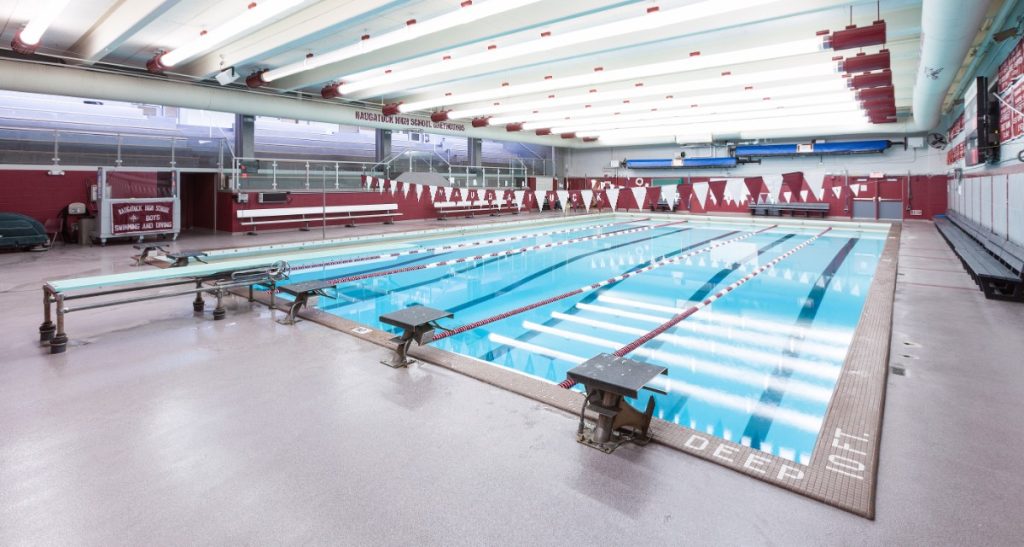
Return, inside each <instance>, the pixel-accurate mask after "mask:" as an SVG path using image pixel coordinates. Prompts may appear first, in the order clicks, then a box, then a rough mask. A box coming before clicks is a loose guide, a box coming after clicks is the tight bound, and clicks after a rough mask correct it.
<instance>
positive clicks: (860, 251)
mask: <svg viewBox="0 0 1024 547" xmlns="http://www.w3.org/2000/svg"><path fill="white" fill-rule="evenodd" d="M609 222H619V224H616V225H613V226H604V227H594V228H591V227H590V226H596V225H599V224H600V225H604V224H608V223H609ZM666 222H679V221H678V220H673V221H654V220H643V219H639V220H635V221H629V219H628V218H621V217H620V218H618V219H614V220H609V219H607V218H605V219H602V220H588V221H580V220H570V221H567V222H566V223H565V224H563V225H559V226H545V227H530V228H525V229H524V228H521V227H520V228H516V229H508V230H505V231H503V232H497V233H495V232H493V231H492V232H488V233H487V234H475V235H472V234H470V235H463V236H459V237H448V238H436V237H435V238H432V239H430V240H429V241H422V242H415V243H407V244H404V246H402V245H399V246H397V247H396V246H395V245H389V247H388V252H394V251H401V250H403V249H413V248H416V247H424V248H426V247H436V246H439V245H445V244H453V243H460V242H466V241H481V240H489V239H492V238H495V237H502V236H504V235H518V236H521V235H528V234H531V233H532V234H536V233H537V232H548V231H554V230H564V229H568V228H578V229H579V230H577V231H574V232H572V233H560V234H559V233H556V234H550V235H545V236H540V237H537V236H530V237H526V238H525V239H519V240H517V241H513V242H505V243H498V244H492V245H487V246H475V247H468V248H463V249H455V250H447V251H440V252H431V253H424V254H413V255H406V256H401V257H397V258H391V259H386V260H376V261H365V262H360V263H357V264H346V265H340V266H337V265H336V266H330V267H317V268H313V269H306V270H300V272H301V273H298V274H295V275H292V277H291V280H290V282H300V281H307V280H311V279H334V278H338V277H344V276H348V275H356V274H363V273H372V272H375V271H386V270H392V269H395V268H406V267H411V266H416V265H423V264H429V263H434V262H437V261H440V260H450V259H455V258H460V257H471V256H477V255H481V254H487V253H493V252H496V251H500V250H505V249H516V248H520V247H525V246H532V245H536V244H540V243H556V242H562V241H567V240H575V239H579V238H584V237H587V236H591V235H596V234H608V233H613V232H614V233H615V234H613V235H611V236H609V237H606V238H600V239H592V240H587V241H578V242H574V243H571V244H566V245H561V246H554V247H549V248H543V249H539V250H533V251H530V252H525V253H520V254H514V255H511V256H504V257H492V258H482V259H476V260H470V261H467V262H462V263H456V264H450V265H446V266H439V267H432V268H428V269H421V270H415V271H408V272H404V273H396V274H391V275H387V276H381V277H373V278H369V279H363V280H359V281H354V282H351V283H346V284H344V285H342V286H340V287H339V290H338V295H337V298H321V299H320V301H319V303H318V307H319V308H320V309H322V310H325V311H328V312H330V313H332V314H335V315H339V316H342V317H345V318H348V319H352V320H354V321H358V322H360V323H364V324H367V325H370V326H373V327H376V328H379V329H385V330H390V327H387V326H385V325H382V324H380V323H379V322H378V320H377V318H378V317H379V316H380V315H381V314H384V313H387V312H390V311H394V310H396V309H400V308H403V307H408V306H412V305H417V304H422V305H427V306H431V307H434V308H440V309H446V310H450V311H452V312H454V313H455V318H454V319H453V320H448V321H447V322H446V323H445V326H448V327H455V326H458V325H463V324H467V323H471V322H474V321H477V320H480V319H484V318H487V317H491V316H494V315H496V314H499V313H502V312H505V311H507V310H510V309H513V308H517V307H520V306H524V305H527V304H530V303H534V302H537V301H539V300H543V299H546V298H549V297H551V296H554V295H557V294H561V293H564V292H566V291H570V290H572V289H576V288H579V287H581V286H585V285H589V284H591V283H595V282H598V281H602V280H605V279H607V278H611V277H614V276H617V275H619V274H622V273H625V272H628V271H631V270H635V269H637V268H642V267H644V266H646V265H648V264H650V263H652V262H657V261H658V260H660V259H663V258H666V257H667V258H671V257H677V256H681V255H684V254H685V253H689V252H692V251H696V250H699V249H702V248H705V247H707V246H708V245H710V244H713V243H718V242H722V241H726V240H731V239H733V238H737V237H739V236H749V237H746V238H744V239H742V240H740V241H735V242H731V243H728V244H725V245H721V246H719V247H717V248H715V249H713V250H711V251H708V252H703V253H700V254H696V255H694V256H692V257H689V258H687V259H686V260H683V261H680V262H679V263H676V264H670V265H665V266H663V267H659V268H656V269H653V270H650V271H647V272H644V273H641V274H639V275H636V276H634V277H630V278H628V279H625V280H623V281H620V282H617V283H611V284H608V285H606V286H603V287H601V288H600V289H597V290H592V291H588V292H584V293H583V294H578V295H575V296H572V297H569V298H566V299H563V300H560V301H557V302H553V303H551V304H548V305H545V306H541V307H539V308H536V309H532V310H530V311H527V312H524V313H521V314H518V315H514V316H512V317H509V318H507V319H503V320H500V321H497V322H493V323H490V324H487V325H484V326H481V327H478V328H476V329H473V330H469V331H467V332H464V333H462V334H459V335H456V336H452V337H449V338H445V339H443V340H439V341H437V342H436V344H435V345H437V346H439V347H441V348H443V349H446V350H449V351H452V352H455V353H460V354H463V355H466V356H470V357H474V358H477V359H481V360H484V361H489V362H491V363H493V364H495V365H497V366H503V367H509V368H512V369H515V370H518V371H521V372H525V373H527V374H530V375H533V376H536V377H539V378H543V379H545V380H549V381H552V382H560V381H562V380H564V379H565V377H566V376H565V375H566V371H567V370H569V369H570V368H572V367H573V366H575V365H576V364H578V363H580V362H582V361H584V360H586V359H588V358H590V357H592V356H594V355H596V354H598V353H602V352H607V353H612V352H614V351H615V350H617V349H618V348H621V347H622V346H624V345H626V344H628V343H629V342H631V341H633V340H634V339H636V338H638V337H640V336H641V335H643V334H644V333H646V332H648V331H650V330H651V329H653V328H655V327H657V326H658V325H659V324H661V323H663V322H664V321H666V320H668V319H669V318H670V317H672V316H673V315H675V314H677V313H679V312H681V311H682V310H684V309H686V308H688V307H689V306H691V305H693V304H695V303H698V302H700V301H701V300H703V299H704V298H706V297H707V296H710V295H712V294H714V293H716V292H718V291H719V290H721V289H723V288H724V287H726V286H727V285H729V284H730V283H732V282H734V281H736V280H738V279H740V278H742V277H743V276H745V275H747V274H748V273H750V272H751V271H753V270H754V269H756V268H758V267H759V266H761V265H763V264H765V263H767V262H769V261H771V260H772V259H774V258H776V257H778V256H780V255H782V254H784V253H786V252H787V251H789V250H790V249H792V248H793V247H796V246H797V245H799V244H800V243H802V242H804V241H807V240H809V239H810V238H812V237H813V236H814V235H815V234H817V233H819V232H820V231H821V230H822V229H821V228H811V227H807V228H801V227H797V226H791V227H787V226H785V225H780V226H779V227H776V228H773V229H770V230H767V231H764V232H762V233H757V234H756V235H752V236H750V234H751V233H752V232H756V231H758V230H762V229H764V228H765V225H764V224H760V225H755V224H749V225H744V224H742V223H728V224H726V223H715V222H713V221H700V220H691V221H690V222H686V223H680V224H672V225H669V226H663V225H664V224H665V223H666ZM643 227H648V228H650V229H647V230H643V231H633V232H631V233H624V234H623V233H620V232H622V231H626V230H635V229H636V228H643ZM884 240H885V235H884V232H882V231H852V230H841V229H839V228H838V227H837V228H836V229H833V230H832V231H830V232H828V233H826V234H825V235H824V236H823V237H821V238H819V239H817V240H815V241H814V242H813V243H811V244H810V245H808V246H806V247H804V248H803V249H801V250H799V251H797V252H796V253H795V254H793V255H792V256H790V257H788V258H786V259H785V260H783V261H782V262H780V263H779V264H777V265H776V266H774V267H773V268H771V269H768V270H766V271H765V272H764V273H762V274H760V275H759V276H757V277H755V278H753V279H752V280H750V281H749V282H747V283H746V284H744V285H742V286H741V287H739V288H738V289H736V290H735V291H732V292H730V293H728V294H726V295H725V296H724V297H722V298H721V299H719V300H717V301H715V302H714V303H713V304H711V305H710V306H708V307H706V308H703V309H701V310H700V311H698V312H697V313H695V314H694V315H692V316H691V317H689V318H688V319H686V320H685V321H683V322H681V323H680V324H679V325H677V326H675V327H673V328H671V329H669V330H668V331H666V332H665V333H663V334H661V335H659V336H657V337H656V338H654V339H653V340H651V341H650V342H648V343H646V344H644V345H643V346H641V347H640V348H639V349H637V350H636V351H634V352H633V353H631V354H629V357H630V358H632V359H636V360H639V361H646V362H651V363H657V364H660V365H664V366H666V367H668V368H669V374H668V376H667V378H665V379H664V380H663V381H662V382H661V384H660V385H659V386H658V387H660V388H661V389H663V390H665V391H667V392H668V395H660V394H659V395H654V397H655V398H656V400H657V409H656V411H655V412H656V415H657V416H658V417H660V418H662V419H665V420H668V421H671V422H675V423H678V424H681V425H684V426H687V427H690V428H693V429H696V430H699V431H702V432H705V433H708V434H711V435H716V436H719V437H722V438H725V439H727V440H731V441H734V442H739V443H742V444H745V445H749V446H752V447H754V448H756V449H759V450H762V451H764V452H769V453H772V454H775V455H777V456H780V457H783V458H787V459H790V460H793V461H799V462H801V463H806V462H807V461H808V460H809V458H810V454H811V451H812V449H813V447H814V444H815V441H816V439H817V435H818V431H819V429H820V427H821V422H822V419H823V416H824V414H825V411H826V409H827V408H828V404H829V400H830V398H831V395H832V391H833V388H834V387H835V383H836V380H837V378H838V375H839V370H840V367H841V366H842V363H843V361H844V359H845V356H846V353H847V350H848V346H849V344H850V340H851V338H852V335H853V330H854V328H855V327H856V324H857V321H858V319H859V317H860V313H861V308H862V306H863V303H864V298H865V296H866V294H867V290H868V287H869V286H870V284H871V279H872V276H873V275H874V272H875V267H876V265H877V263H878V259H879V256H880V254H881V251H882V247H883V244H884ZM367 254H374V253H372V252H370V253H367ZM293 265H295V266H298V265H300V264H293ZM577 389H578V388H577ZM641 397H642V398H643V399H644V401H643V402H644V403H645V402H646V397H648V395H646V394H645V395H642V396H641Z"/></svg>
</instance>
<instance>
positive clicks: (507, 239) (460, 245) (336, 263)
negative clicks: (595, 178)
mask: <svg viewBox="0 0 1024 547" xmlns="http://www.w3.org/2000/svg"><path fill="white" fill-rule="evenodd" d="M646 220H650V218H649V217H648V218H640V219H637V220H627V221H623V222H609V223H607V224H593V225H590V226H577V227H575V228H562V229H560V230H551V231H548V232H540V233H534V234H522V235H517V236H505V237H499V238H496V239H487V240H477V241H466V242H463V243H457V244H453V245H440V246H437V247H426V248H419V249H409V250H406V251H398V252H394V253H385V254H379V255H372V256H360V257H355V258H342V259H338V260H330V261H327V262H315V263H312V264H300V265H298V266H292V267H291V271H293V272H294V271H299V270H311V269H313V268H322V267H330V266H340V265H342V264H354V263H357V262H367V261H370V260H386V259H391V258H398V257H400V256H408V255H416V254H428V253H434V252H447V251H451V250H454V249H466V248H469V247H481V246H484V245H495V244H498V243H508V242H511V241H519V240H521V239H529V238H531V237H543V236H550V235H557V234H571V233H575V232H584V231H586V230H595V229H598V228H607V227H609V226H621V225H623V224H632V223H634V222H643V221H646Z"/></svg>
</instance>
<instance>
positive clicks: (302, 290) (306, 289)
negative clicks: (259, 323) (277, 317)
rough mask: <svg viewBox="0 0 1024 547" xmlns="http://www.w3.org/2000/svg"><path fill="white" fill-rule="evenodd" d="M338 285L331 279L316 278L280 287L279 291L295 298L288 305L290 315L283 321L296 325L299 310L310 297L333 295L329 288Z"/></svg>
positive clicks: (286, 323)
mask: <svg viewBox="0 0 1024 547" xmlns="http://www.w3.org/2000/svg"><path fill="white" fill-rule="evenodd" d="M337 286H338V284H337V283H334V282H331V281H324V280H316V281H305V282H303V283H293V284H291V285H282V286H280V287H278V291H280V292H283V293H285V294H287V295H291V297H292V298H293V300H292V303H291V305H289V306H288V315H286V316H285V318H284V320H283V321H281V323H282V324H285V325H294V324H295V321H296V320H297V317H298V315H299V311H300V310H302V308H303V307H305V306H306V304H308V303H309V299H310V297H313V296H332V295H330V294H328V293H327V289H333V288H335V287H337ZM334 296H337V295H334Z"/></svg>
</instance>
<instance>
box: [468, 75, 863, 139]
mask: <svg viewBox="0 0 1024 547" xmlns="http://www.w3.org/2000/svg"><path fill="white" fill-rule="evenodd" d="M818 94H822V95H826V94H827V95H842V96H848V97H850V98H851V99H852V98H853V97H854V92H853V91H851V90H850V89H849V88H848V87H847V86H846V83H845V81H844V80H842V79H840V78H836V79H834V80H830V81H825V82H818V83H815V84H803V85H794V86H779V87H776V88H772V89H757V90H750V91H739V92H734V93H718V94H709V95H694V96H690V97H685V96H681V97H678V98H674V99H662V100H658V101H646V102H637V103H634V102H629V103H619V104H613V105H610V106H599V107H593V108H577V109H574V110H561V111H555V112H538V113H536V114H533V113H531V114H518V115H509V116H495V117H493V118H490V119H489V120H488V122H489V125H504V124H506V123H524V122H527V123H526V124H525V125H524V126H523V129H541V128H545V127H551V126H550V125H538V123H539V122H545V121H551V120H565V119H567V118H569V119H573V118H581V117H592V116H601V115H606V114H610V115H614V114H615V113H616V112H618V113H620V114H621V113H624V112H640V111H650V109H651V108H666V107H668V108H672V107H676V108H683V107H685V106H690V105H694V104H696V105H698V107H699V106H707V105H715V104H729V103H740V102H750V101H755V102H770V101H765V100H764V98H765V97H766V96H767V97H773V99H772V100H774V98H775V97H778V98H788V97H794V96H808V97H813V96H815V95H818ZM677 105H680V106H677ZM530 122H532V123H530ZM559 125H561V124H559Z"/></svg>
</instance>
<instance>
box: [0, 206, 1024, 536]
mask: <svg viewBox="0 0 1024 547" xmlns="http://www.w3.org/2000/svg"><path fill="white" fill-rule="evenodd" d="M539 216H540V215H529V216H528V217H527V218H537V217H539ZM490 221H491V219H475V220H465V221H463V220H459V221H450V224H449V223H446V225H452V224H454V223H456V222H459V223H467V224H470V223H474V222H490ZM437 226H438V223H437V222H436V221H427V222H423V223H414V222H403V223H398V224H396V225H395V226H387V227H384V228H386V229H394V230H408V229H415V228H419V227H427V228H431V227H437ZM379 229H381V226H380V225H372V226H368V227H365V228H362V227H361V228H356V229H350V230H344V229H340V230H334V231H333V232H334V235H336V236H339V235H350V234H356V233H364V232H363V231H364V230H365V231H366V232H369V231H370V230H379ZM329 232H330V231H329ZM329 235H331V234H330V233H329ZM310 236H311V234H309V233H301V232H279V233H273V234H264V235H260V236H259V237H256V238H245V237H244V236H226V235H199V236H194V237H187V238H183V240H182V241H181V242H179V244H178V245H179V246H180V247H183V248H195V247H218V246H219V247H224V246H237V245H246V244H257V243H258V244H266V243H271V242H284V241H296V240H299V239H302V238H303V237H305V238H309V237H310ZM900 239H901V245H900V249H899V270H898V274H897V276H896V287H895V295H896V298H895V306H894V310H893V331H892V338H891V341H892V347H891V354H890V360H891V365H893V366H895V367H901V368H902V369H903V370H904V371H905V375H903V376H895V375H894V376H890V378H889V379H888V386H887V389H888V392H887V395H886V399H885V401H886V402H885V412H884V425H883V436H882V438H881V439H880V451H879V458H880V459H879V463H878V485H877V495H876V513H875V520H874V521H871V520H867V519H864V518H861V517H858V516H855V515H853V514H851V513H847V512H845V511H841V510H838V509H836V508H834V507H830V506H827V505H824V504H821V503H819V502H816V501H814V500H811V499H809V498H806V497H803V496H799V495H796V494H793V493H791V492H788V491H786V490H784V489H781V488H776V487H773V486H770V485H768V484H765V483H763V482H761V481H758V480H751V479H750V478H749V477H747V476H744V475H742V474H739V473H735V472H733V471H731V470H729V469H726V468H724V467H721V466H719V465H715V464H711V463H709V462H707V461H704V460H702V459H699V458H694V457H690V456H687V455H685V454H682V453H680V452H678V451H676V450H673V449H671V448H668V447H666V446H662V445H658V444H652V445H649V446H647V447H644V448H638V447H633V446H627V447H623V448H621V449H619V450H618V451H616V452H615V453H614V454H612V455H605V454H602V453H600V452H598V451H596V450H592V449H589V448H586V447H584V446H582V445H579V444H577V443H576V442H575V440H574V432H575V425H576V424H575V419H574V417H573V416H571V415H569V414H567V413H565V412H562V411H559V410H556V409H554V408H552V407H551V406H549V405H546V404H542V403H539V402H537V401H534V400H531V399H528V398H525V397H521V396H519V395H516V394H514V393H511V392H508V391H506V390H503V389H498V388H495V387H494V386H491V385H488V384H487V383H484V382H480V381H477V380H474V379H471V378H468V377H466V376H464V375H462V374H458V373H455V372H453V371H451V370H450V369H448V368H445V367H438V366H433V365H416V366H413V367H411V368H409V369H406V370H393V369H390V368H387V367H384V366H381V365H379V364H377V361H378V360H379V359H381V358H383V357H386V356H387V354H388V352H387V351H386V350H385V349H384V348H382V347H380V346H378V345H375V344H372V343H369V342H366V341H363V340H359V339H357V338H355V337H352V336H338V335H337V333H336V332H334V331H332V330H329V329H326V328H324V327H322V326H320V325H317V324H315V323H313V322H310V321H304V322H300V323H299V324H297V325H295V326H292V327H288V326H284V325H279V324H277V323H275V322H273V321H270V319H269V312H268V310H267V309H266V308H265V307H264V306H261V305H258V304H256V305H251V304H249V303H247V302H245V301H244V300H243V299H238V298H235V299H232V301H231V303H230V306H229V311H228V318H227V320H225V321H219V322H213V321H211V320H209V319H208V318H199V317H196V316H194V315H193V313H192V311H191V306H189V305H188V304H189V302H187V301H186V300H189V299H187V297H186V298H183V299H182V301H181V302H180V303H178V302H177V300H175V299H170V300H158V301H154V302H146V303H139V304H133V305H131V306H123V307H116V308H107V309H102V310H95V311H87V312H81V314H80V315H77V314H75V315H72V316H70V323H69V333H70V335H71V338H72V342H71V347H70V348H69V351H68V353H66V354H63V355H55V356H51V355H48V354H46V353H45V350H44V349H43V348H40V347H39V346H38V344H37V342H36V338H37V336H36V330H35V329H36V327H37V326H38V323H39V321H40V319H41V318H40V309H39V308H40V306H39V296H40V291H39V287H40V285H41V281H42V280H43V279H52V278H55V277H69V276H79V275H92V274H98V273H114V272H123V271H131V270H132V269H133V268H132V266H131V261H130V260H129V256H130V255H131V254H132V252H133V249H131V247H130V246H129V245H112V246H108V247H106V248H98V247H94V248H90V249H82V248H79V247H77V246H69V247H67V248H57V249H54V250H53V251H50V252H47V253H20V254H0V272H2V274H0V305H2V309H4V311H5V313H4V314H3V316H0V329H2V332H3V333H4V336H3V340H4V348H3V349H4V358H3V359H2V361H3V366H2V368H0V544H3V545H18V544H55V543H62V544H68V543H71V544H93V545H100V544H102V545H111V544H141V543H146V544H182V543H196V544H217V545H222V544H225V543H232V544H237V543H264V544H266V543H273V544H280V543H332V544H366V543H387V544H399V543H411V542H415V543H417V544H441V543H446V544H483V543H506V544H525V543H531V544H544V545H547V544H556V543H557V544H565V543H586V542H590V541H603V542H608V541H609V540H611V541H612V542H613V543H619V542H625V541H634V540H636V539H638V538H643V539H644V540H648V541H653V542H665V543H669V542H671V543H681V542H683V541H686V542H703V543H709V542H716V543H726V542H727V543H742V544H766V543H789V544H794V543H796V544H809V543H814V544H818V543H825V542H829V543H841V544H872V545H875V544H899V545H907V544H964V543H972V544H988V545H995V544H1017V543H1019V538H1020V535H1021V534H1022V533H1024V524H1022V523H1021V521H1020V518H1019V507H1021V506H1024V479H1022V478H1021V477H1022V475H1021V473H1020V472H1019V462H1020V461H1022V460H1021V454H1024V414H1022V413H1021V412H1019V405H1020V401H1022V400H1024V367H1021V366H1020V365H1019V364H1018V365H1015V364H1014V363H1019V362H1020V355H1022V354H1024V337H1021V336H1020V326H1021V325H1024V306H1021V305H1020V304H1014V303H1007V302H995V301H986V300H985V299H984V296H983V295H982V293H981V291H980V290H978V289H977V288H976V287H975V286H974V284H973V282H972V281H971V280H970V278H969V277H968V276H967V274H966V273H965V272H964V271H963V269H962V267H961V266H960V262H959V261H958V260H957V259H956V258H955V256H954V255H953V254H952V252H951V251H950V250H949V248H948V246H946V245H945V243H944V242H943V241H942V240H941V238H940V237H939V235H938V233H937V232H936V231H935V229H934V227H933V226H932V225H931V223H930V222H924V221H913V222H907V223H905V225H904V227H903V230H902V234H901V236H900Z"/></svg>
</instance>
